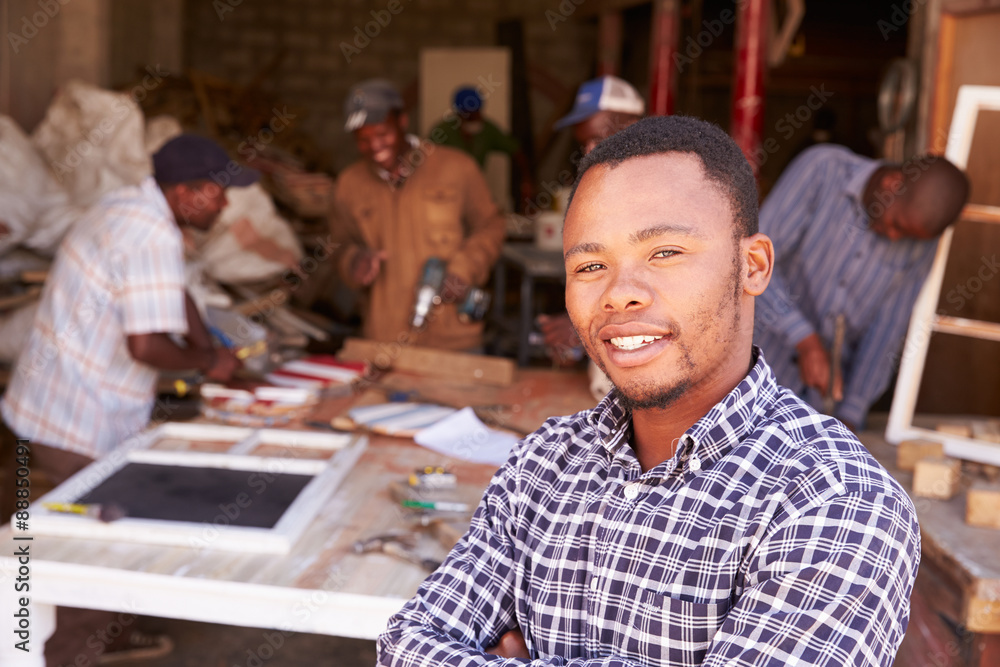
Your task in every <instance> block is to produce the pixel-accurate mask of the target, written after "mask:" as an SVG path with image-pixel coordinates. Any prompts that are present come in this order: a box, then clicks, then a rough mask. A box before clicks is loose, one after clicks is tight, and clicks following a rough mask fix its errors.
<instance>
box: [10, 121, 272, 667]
mask: <svg viewBox="0 0 1000 667" xmlns="http://www.w3.org/2000/svg"><path fill="white" fill-rule="evenodd" d="M232 164H234V163H232V162H231V161H230V159H229V156H228V155H227V154H226V151H225V150H223V149H222V148H221V147H220V146H218V145H217V144H215V143H214V142H212V141H211V140H209V139H205V138H202V137H197V136H193V135H181V136H178V137H176V138H174V139H172V140H171V141H169V142H167V143H166V144H164V146H163V147H162V148H160V150H159V151H158V152H157V153H156V154H155V155H154V156H153V171H154V173H153V176H152V177H149V178H147V179H145V180H144V181H143V182H142V183H141V184H139V185H136V186H129V187H124V188H119V189H117V190H114V191H112V192H110V193H108V194H107V195H105V196H104V197H103V198H102V199H101V200H100V202H99V203H98V204H97V205H96V206H94V207H93V208H91V209H90V210H89V211H88V212H87V214H86V215H85V216H84V217H83V218H81V219H80V220H79V221H78V222H77V223H76V224H75V225H73V227H72V228H71V229H70V231H69V233H68V234H67V235H66V238H65V239H64V240H63V242H62V245H61V246H60V247H59V250H58V252H57V253H56V257H55V262H54V264H53V265H52V270H51V272H50V274H49V277H48V280H47V281H46V284H45V290H44V292H43V293H42V297H41V303H40V304H39V308H38V314H37V316H36V318H35V323H34V328H33V330H32V332H31V336H30V338H29V340H28V345H27V347H26V348H25V349H24V351H23V352H22V353H21V355H20V357H18V361H17V365H16V366H15V367H14V370H13V373H12V374H11V380H10V385H9V386H8V388H7V392H6V394H5V395H4V397H3V400H2V401H0V412H2V415H3V421H4V422H5V424H6V426H4V428H3V431H4V437H7V438H27V439H28V441H30V447H31V474H32V475H33V476H34V475H38V474H39V473H41V474H42V475H44V476H45V477H46V478H47V479H48V481H49V482H50V483H52V484H53V485H58V484H60V483H62V482H63V481H64V480H66V479H67V478H69V477H70V476H72V475H73V474H74V473H76V472H77V471H78V470H80V469H82V468H83V467H84V466H86V465H87V464H89V463H91V462H92V461H94V460H95V459H97V458H98V457H101V456H103V455H105V454H108V453H109V452H111V451H112V450H113V449H115V448H116V447H118V446H119V445H121V444H122V443H124V442H125V441H126V440H127V439H128V438H130V437H131V436H133V435H135V434H137V433H139V432H140V431H142V430H143V429H145V428H146V426H147V424H148V423H149V419H150V415H151V413H152V409H153V405H154V399H155V397H156V381H157V376H158V373H157V371H159V370H169V371H180V370H191V371H199V372H201V373H202V374H204V376H205V377H207V378H210V379H212V380H217V381H225V380H228V379H229V378H230V377H231V376H232V374H233V373H234V372H235V371H236V370H237V369H238V368H239V367H240V365H241V363H240V361H239V360H238V359H237V358H236V357H235V356H234V355H233V353H232V352H230V351H229V350H227V349H225V348H217V347H214V346H213V344H212V339H211V337H210V336H209V333H208V331H207V330H206V328H205V325H204V324H203V323H202V320H201V318H200V317H199V315H198V311H197V309H196V308H195V306H194V303H193V302H192V300H191V298H190V296H188V294H187V293H186V291H185V287H184V248H183V241H182V237H181V228H182V227H193V228H195V229H199V230H207V229H209V228H210V227H211V226H212V224H213V222H214V221H215V219H216V218H217V217H218V215H219V213H220V212H221V211H222V209H223V208H224V207H225V206H226V196H225V191H224V189H223V187H222V186H220V185H218V184H217V183H216V182H215V181H214V180H213V177H214V178H217V177H218V174H222V173H226V172H227V169H229V171H228V173H227V176H230V177H231V178H232V182H233V183H234V184H236V185H249V184H251V183H253V182H254V181H256V180H257V177H258V174H257V173H256V172H255V171H253V170H250V169H245V168H244V169H241V170H240V172H239V173H238V174H237V175H235V176H233V175H232V171H233V170H232V169H231V165H232ZM176 337H179V338H181V339H182V340H183V343H178V342H177V340H176ZM165 416H166V417H169V415H165ZM4 463H5V465H9V462H6V461H5V462H4ZM7 479H12V477H7ZM3 492H4V496H5V498H4V500H5V502H8V503H9V500H10V499H9V498H7V497H6V496H8V495H12V489H10V488H6V487H5V488H4V489H3ZM7 516H9V511H7V515H6V516H5V519H6V518H7ZM74 611H76V612H79V615H80V618H73V619H71V620H70V619H67V618H64V616H63V614H62V613H61V614H60V629H57V630H56V634H55V635H54V636H53V638H52V639H51V640H50V641H49V642H48V643H47V644H46V656H47V658H48V664H60V665H61V664H78V662H77V660H78V656H79V655H83V656H85V657H87V656H89V659H90V660H91V661H94V660H96V659H97V656H98V655H101V654H103V653H105V652H115V651H118V650H122V651H124V653H122V654H121V655H122V657H123V658H124V657H125V656H136V657H138V656H140V655H147V654H150V653H152V654H153V655H159V654H162V653H164V652H167V651H169V650H170V644H169V641H168V640H167V639H166V638H164V637H158V638H157V637H149V636H146V635H143V634H141V633H137V632H132V633H129V632H125V633H122V634H121V635H120V636H119V637H118V639H116V640H113V641H112V640H110V639H109V641H108V643H104V642H102V641H97V642H95V641H93V640H91V641H87V640H88V637H93V636H94V633H95V632H96V631H98V630H104V629H106V628H107V627H108V623H109V622H110V621H112V620H113V618H112V616H113V615H112V614H111V613H110V612H99V611H85V610H74ZM67 627H69V628H70V629H71V630H72V629H75V630H77V631H79V632H66V628H67ZM104 636H105V637H106V636H107V635H106V634H105V635H104ZM116 657H117V656H116ZM88 664H94V662H89V663H88Z"/></svg>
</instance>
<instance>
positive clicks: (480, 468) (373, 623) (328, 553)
mask: <svg viewBox="0 0 1000 667" xmlns="http://www.w3.org/2000/svg"><path fill="white" fill-rule="evenodd" d="M384 382H385V383H386V385H387V386H398V387H399V388H406V387H419V389H420V391H421V394H422V395H423V396H424V397H425V398H430V397H437V399H438V400H442V401H446V402H448V403H454V404H459V405H480V404H482V405H486V404H489V405H502V406H505V407H504V409H503V410H502V411H500V412H499V413H498V414H500V415H501V416H502V417H503V416H504V415H506V417H504V418H505V419H508V420H509V423H510V426H511V427H512V428H514V429H515V430H521V431H532V430H534V429H535V428H537V427H538V426H539V425H541V424H542V422H543V421H544V420H545V419H546V418H547V417H549V416H552V415H557V414H568V413H571V412H575V411H578V410H581V409H585V408H587V407H592V406H593V405H594V404H595V401H594V399H593V398H592V397H591V396H590V395H589V391H588V389H587V378H586V375H585V374H584V373H583V372H575V373H574V372H566V371H555V370H546V369H540V370H532V369H524V370H520V371H518V376H517V379H516V381H515V383H514V384H513V385H511V386H509V387H484V386H479V385H476V386H469V385H458V384H449V383H443V382H439V381H430V380H427V379H423V378H407V377H402V376H401V374H391V375H390V376H387V377H386V378H385V379H384ZM355 398H356V397H352V398H341V399H329V400H327V401H324V402H323V403H322V404H321V405H320V406H319V407H318V409H317V414H316V415H314V417H313V418H325V417H328V416H333V415H334V414H336V413H339V412H343V411H345V410H346V409H347V408H348V407H349V406H350V404H351V403H352V401H354V400H355ZM425 465H443V466H446V467H447V468H449V469H451V470H452V471H453V472H455V473H456V474H457V476H458V479H459V482H460V485H461V487H462V490H463V491H465V495H466V496H468V500H469V501H470V502H472V503H473V504H474V503H476V502H478V499H479V496H480V495H481V494H482V491H483V490H484V489H485V488H486V486H487V485H488V483H489V480H490V478H491V477H492V475H493V473H494V472H495V470H496V467H495V466H489V465H481V464H472V463H468V462H465V461H459V460H456V459H451V458H449V457H446V456H443V455H441V454H437V453H435V452H432V451H430V450H428V449H425V448H423V447H419V446H418V445H416V444H414V443H413V441H412V440H410V439H404V438H393V437H389V436H380V435H371V436H370V443H369V446H368V448H367V449H366V451H365V452H364V453H363V454H362V455H361V458H360V459H359V461H358V463H357V464H356V465H355V467H354V468H353V470H352V471H351V473H350V474H349V475H348V477H347V478H346V479H345V481H343V482H342V483H341V485H340V487H339V488H338V489H337V491H336V492H335V494H334V495H333V496H332V497H331V499H330V501H329V502H328V503H327V505H326V506H325V507H324V508H323V509H321V510H320V512H319V513H318V514H317V517H316V518H315V519H314V521H313V522H312V523H311V524H310V525H309V527H308V528H307V529H306V532H305V533H304V534H303V535H302V537H301V538H300V539H299V540H298V541H297V542H296V543H295V544H294V546H293V547H292V549H291V551H290V552H289V553H288V554H285V555H281V556H275V555H273V554H252V553H241V552H233V551H222V550H212V549H198V548H191V547H163V546H152V545H143V544H122V543H118V542H114V541H103V540H96V539H93V540H85V539H78V538H61V537H54V536H38V537H37V538H36V539H34V541H33V542H32V546H31V549H32V552H31V553H32V564H33V572H34V576H35V581H34V582H33V586H32V591H33V594H34V596H33V597H34V598H35V599H36V600H37V601H38V602H42V603H50V604H53V603H54V604H66V605H71V606H87V607H89V606H96V607H98V608H111V609H115V608H116V604H119V605H120V604H122V601H126V602H127V601H128V600H134V601H133V602H132V603H130V604H132V605H133V606H137V608H138V609H140V610H141V609H143V604H142V603H141V601H148V600H153V599H156V600H158V601H157V602H156V603H155V604H153V603H152V602H150V603H149V604H150V606H149V607H148V608H147V609H148V613H153V614H156V615H164V616H170V615H177V617H181V618H191V619H192V620H208V621H211V620H215V621H217V622H231V623H232V624H236V625H259V626H261V627H281V626H282V624H283V622H284V621H283V619H282V618H281V617H283V616H288V617H289V618H287V619H284V620H287V621H288V624H289V625H292V626H294V627H295V628H296V629H299V630H303V631H312V632H330V633H332V634H343V636H356V637H369V638H371V637H373V635H372V632H373V628H376V627H379V628H380V627H384V622H385V619H386V618H387V617H388V616H387V614H388V613H391V612H392V611H394V610H395V609H397V608H398V607H399V606H400V605H401V604H402V602H403V601H405V600H406V599H408V598H409V597H411V596H412V595H413V593H415V592H416V589H417V587H418V586H419V585H420V583H421V582H422V581H423V579H424V578H425V577H426V576H427V572H426V571H424V570H423V569H422V568H420V567H419V566H417V565H414V564H411V563H407V562H404V561H402V560H399V559H397V558H395V557H392V556H388V555H385V554H380V553H369V554H356V553H354V551H353V549H352V547H353V545H354V543H355V541H357V540H362V539H365V538H368V537H371V536H373V535H377V534H380V533H385V532H389V531H395V530H405V529H407V528H410V527H412V525H413V516H412V515H411V514H408V513H407V511H406V510H404V509H402V508H401V507H400V505H399V503H398V502H397V501H396V500H395V499H394V498H393V497H392V496H391V493H390V487H391V486H392V484H393V483H395V482H399V481H401V480H405V479H406V478H407V476H408V475H409V474H410V473H411V472H412V471H413V470H414V469H416V468H419V467H423V466H425ZM463 499H465V498H463ZM210 531H211V527H210V526H208V525H206V536H205V537H206V540H207V541H210V540H209V538H210V535H209V533H210ZM11 538H12V535H11V530H10V527H9V526H8V527H5V528H4V529H3V530H0V542H3V543H5V544H12V542H11ZM428 545H430V547H432V548H433V547H436V548H437V549H438V552H437V553H427V555H428V556H429V557H436V558H438V559H440V558H441V557H443V556H444V553H445V552H444V551H443V548H442V547H440V545H439V544H437V542H436V541H435V540H434V539H433V538H427V539H426V540H424V541H422V542H421V543H420V546H421V548H424V549H426V548H427V547H428ZM15 570H16V562H15V561H13V560H12V559H8V558H3V557H2V555H0V581H3V580H5V579H6V577H9V576H12V575H13V573H14V571H15ZM130 581H131V582H135V583H134V584H133V587H132V588H129V583H128V582H130ZM140 581H141V582H142V583H141V584H139V583H138V582H140ZM199 582H200V583H199ZM88 586H90V588H88ZM135 586H141V588H139V589H138V590H135ZM261 587H264V588H261ZM113 588H114V590H112V589H113ZM160 589H162V590H160ZM171 589H173V591H174V592H172V590H171ZM157 590H160V592H157ZM247 591H258V593H257V594H256V597H253V596H251V595H249V594H248V593H247ZM98 592H100V594H101V595H100V596H98V597H95V596H96V595H97V593H98ZM227 592H231V593H232V595H233V603H232V604H231V606H232V609H231V611H230V610H224V611H225V613H226V614H227V616H228V621H227V619H225V618H220V617H219V616H220V615H222V614H223V613H224V612H223V611H220V609H221V608H222V606H223V605H222V604H221V603H218V602H217V598H219V597H220V596H222V597H225V595H227V594H228V593H227ZM317 593H319V594H321V595H323V598H324V605H326V606H327V607H330V608H331V609H332V608H333V607H336V609H335V610H334V611H335V612H336V614H334V611H331V612H330V614H326V615H324V614H325V613H326V612H323V611H322V610H319V611H316V613H311V614H310V615H309V616H308V618H303V619H301V621H300V620H299V619H296V618H293V616H294V615H295V614H296V612H297V610H298V607H299V606H301V605H300V604H298V603H299V602H300V601H301V599H303V596H310V595H315V594H317ZM105 596H106V599H105ZM192 596H195V597H193V598H192ZM197 596H203V597H197ZM241 596H246V599H244V597H241ZM296 596H297V597H296ZM174 598H178V599H179V598H184V599H185V600H186V603H185V605H184V606H183V607H180V606H177V605H179V602H176V601H175V600H174ZM191 599H195V600H199V599H200V600H202V604H196V603H192V602H191ZM305 599H309V598H308V597H306V598H305ZM114 600H118V601H119V602H117V603H116V602H115V601H114ZM236 600H239V601H240V602H239V603H237V602H236ZM135 601H139V602H135ZM255 605H256V607H255ZM366 605H368V606H369V607H370V608H371V609H372V610H373V611H372V612H371V614H370V615H369V616H368V617H366V618H368V620H366V621H365V622H364V623H360V622H359V625H358V627H357V628H354V629H352V628H349V627H346V626H345V624H344V619H345V615H346V616H349V615H350V614H351V613H352V610H353V609H355V608H357V609H360V610H361V611H358V612H357V614H358V615H359V616H364V614H365V612H364V610H363V609H364V608H365V606H366ZM241 607H243V608H242V609H241ZM254 607H255V608H256V609H257V610H256V611H251V608H254ZM175 609H182V610H183V611H173V610H175ZM299 611H300V610H299ZM181 614H183V615H181ZM337 614H339V616H338V615H337ZM334 618H335V619H337V620H336V624H338V625H339V629H337V630H336V631H334V630H331V629H330V626H331V625H332V624H334V622H333V621H332V620H331V619H334ZM378 623H381V626H378Z"/></svg>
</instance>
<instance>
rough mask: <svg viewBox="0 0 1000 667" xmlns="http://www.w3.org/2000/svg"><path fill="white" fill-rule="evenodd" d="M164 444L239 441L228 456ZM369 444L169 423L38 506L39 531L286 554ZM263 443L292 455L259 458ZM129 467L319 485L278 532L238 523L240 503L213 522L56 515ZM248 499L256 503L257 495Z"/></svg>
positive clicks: (35, 524) (332, 436) (344, 437)
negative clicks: (297, 479) (55, 507)
mask: <svg viewBox="0 0 1000 667" xmlns="http://www.w3.org/2000/svg"><path fill="white" fill-rule="evenodd" d="M164 438H177V439H181V440H191V441H221V442H228V441H231V442H232V443H233V445H232V447H230V448H229V449H228V450H227V451H226V452H224V453H211V452H198V451H157V450H155V449H150V447H151V446H153V445H154V444H155V443H156V442H158V441H160V440H161V439H164ZM367 442H368V440H367V438H366V437H364V436H357V435H352V434H343V433H315V432H304V431H291V430H283V429H260V430H255V429H250V428H239V427H232V426H219V425H214V424H197V423H167V424H163V425H161V426H159V427H157V428H155V429H151V430H150V431H147V432H146V433H144V434H142V435H141V436H139V437H138V438H137V439H136V442H135V443H134V445H133V446H131V447H129V448H127V449H125V450H124V451H123V452H122V453H121V454H120V455H117V456H109V457H105V458H103V459H101V460H98V461H95V462H94V463H92V464H91V465H89V466H87V467H86V468H84V469H83V470H81V471H80V472H78V473H77V474H76V475H74V476H73V477H71V478H69V479H68V480H66V481H65V482H64V483H63V484H60V485H59V486H58V487H57V488H55V489H53V490H52V491H51V492H49V493H48V494H46V495H45V496H43V497H42V498H40V499H39V501H38V502H37V503H35V504H33V506H32V516H31V521H32V523H31V526H32V531H33V533H34V534H36V535H53V536H62V537H81V538H87V539H107V540H117V541H122V542H129V543H141V544H159V545H174V546H189V547H193V548H197V549H224V550H232V551H245V552H254V553H274V554H285V553H288V551H289V550H290V549H291V547H292V545H293V544H294V543H295V541H296V540H297V539H298V538H299V536H300V535H301V534H302V532H303V531H304V530H305V528H306V526H307V525H309V523H310V522H311V521H312V520H313V518H314V517H315V516H316V513H317V512H318V511H319V510H320V509H321V508H322V506H323V504H324V503H326V502H327V500H328V499H329V498H330V496H331V495H332V494H333V493H334V492H335V491H336V489H337V487H338V486H339V484H340V483H341V481H343V479H344V478H345V477H346V476H347V474H348V473H349V472H350V470H351V468H352V467H353V466H354V464H355V463H356V462H357V460H358V457H359V456H360V455H361V452H362V451H363V450H364V448H365V446H366V445H367ZM260 445H277V446H281V447H283V448H286V451H287V455H285V456H255V455H253V454H252V453H251V452H252V451H253V449H254V448H255V447H257V446H260ZM297 449H298V450H300V451H301V450H305V449H311V450H331V451H334V452H335V453H334V454H333V455H332V456H331V457H330V458H329V459H314V458H297V457H296V450H297ZM129 463H152V464H157V465H166V466H190V467H196V468H221V469H228V470H246V471H248V472H251V473H254V472H256V473H259V475H260V483H261V484H266V483H267V480H268V479H270V478H269V477H268V475H274V474H297V475H308V476H311V477H312V478H313V479H312V480H311V481H309V482H308V483H307V484H306V485H305V487H304V488H303V489H302V490H301V491H300V492H299V494H298V496H297V497H296V498H295V500H294V501H293V502H292V504H291V505H289V506H288V508H287V509H286V510H285V512H284V513H283V514H282V515H281V518H280V519H279V520H278V522H277V523H276V524H275V525H274V526H273V527H271V528H255V527H245V526H235V525H231V519H232V518H234V517H231V516H228V514H227V511H229V512H230V513H232V512H233V511H235V512H238V511H239V504H238V503H237V502H236V498H235V497H234V499H233V503H231V507H228V506H227V507H226V508H223V507H222V506H220V508H219V512H218V517H216V519H217V520H213V521H211V522H207V521H206V522H185V521H162V520H156V519H140V518H129V517H125V518H122V519H118V520H117V521H111V522H102V521H99V520H98V519H96V518H91V517H85V516H80V515H75V514H66V513H61V512H54V511H51V510H48V509H46V508H45V507H44V503H49V502H51V503H72V502H75V501H76V500H77V499H78V498H80V497H81V496H83V495H84V494H86V493H87V492H89V491H90V490H92V489H94V488H96V487H97V486H98V485H100V484H101V483H102V482H104V481H105V480H106V479H108V478H109V477H110V476H111V475H113V474H114V473H115V472H117V471H118V470H120V469H121V468H123V467H124V466H125V465H127V464H129ZM247 489H248V491H247V493H246V495H247V496H249V497H250V498H251V499H252V497H253V489H251V487H250V485H249V484H248V487H247Z"/></svg>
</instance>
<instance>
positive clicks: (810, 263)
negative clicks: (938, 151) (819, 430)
mask: <svg viewBox="0 0 1000 667" xmlns="http://www.w3.org/2000/svg"><path fill="white" fill-rule="evenodd" d="M968 196H969V181H968V179H967V178H966V176H965V174H963V173H962V172H961V171H960V170H959V169H958V168H957V167H955V166H954V165H953V164H951V163H950V162H948V161H947V160H946V159H944V158H941V157H935V156H923V157H917V158H914V159H912V160H910V161H909V162H907V163H905V164H902V165H899V164H888V163H885V162H880V161H877V160H872V159H869V158H865V157H861V156H859V155H855V154H854V153H852V152H851V151H849V150H848V149H846V148H844V147H842V146H833V145H824V146H815V147H813V148H810V149H808V150H806V151H804V152H803V153H802V154H801V155H800V156H799V157H797V158H796V159H795V160H794V161H793V162H792V164H791V165H789V167H788V169H786V170H785V171H784V173H783V174H782V175H781V178H779V179H778V182H777V183H776V184H775V187H774V189H773V190H772V191H771V193H770V194H769V195H768V197H767V199H766V200H765V202H764V204H763V206H762V207H761V211H760V229H761V231H762V232H763V233H765V234H767V235H768V236H770V237H771V239H772V240H773V241H774V247H775V256H776V258H777V263H776V265H775V269H774V278H773V279H772V281H771V287H770V288H768V290H767V292H766V293H765V294H764V295H763V296H762V297H761V298H760V299H759V306H758V310H757V315H756V324H755V335H754V340H755V342H756V343H757V345H759V346H760V348H761V350H763V352H764V355H765V356H766V357H767V360H768V362H769V363H770V364H771V366H772V368H774V373H775V375H776V376H777V378H778V382H780V383H781V384H783V385H785V386H786V387H789V388H790V389H792V390H793V391H795V392H796V393H798V394H799V395H800V396H802V397H804V398H806V400H808V402H809V403H811V404H812V405H813V406H814V407H816V408H817V409H822V406H823V402H824V398H826V397H827V396H829V397H830V398H831V399H832V400H833V401H834V402H835V404H836V405H835V408H834V410H833V414H834V416H836V417H838V418H839V419H840V420H841V421H843V422H844V423H846V424H847V425H848V426H849V427H851V428H852V429H855V430H856V429H859V428H863V427H864V424H865V418H866V416H867V414H868V410H869V408H870V407H871V405H872V403H874V402H875V401H876V400H877V399H878V398H879V396H880V395H881V394H882V393H883V392H884V391H885V390H886V387H888V385H889V382H890V380H891V378H892V374H893V370H894V366H895V363H896V360H897V356H898V354H899V351H900V350H901V348H902V345H903V341H904V338H905V335H906V327H907V324H908V323H909V321H910V313H911V311H912V310H913V304H914V302H915V301H916V298H917V294H918V292H919V291H920V288H921V286H922V285H923V283H924V280H925V279H926V278H927V274H928V273H929V272H930V268H931V263H932V262H933V260H934V255H935V252H936V251H937V242H938V238H939V237H940V235H941V233H942V232H943V231H944V230H945V229H946V228H947V227H948V226H949V225H951V224H952V223H953V222H955V220H956V219H957V218H958V215H959V213H960V212H961V210H962V207H963V206H964V205H965V202H966V200H967V199H968ZM838 318H840V319H841V321H842V322H843V325H842V326H843V331H844V335H843V339H842V340H843V343H842V345H841V346H840V350H838V351H837V353H838V354H839V355H840V359H841V364H840V367H839V368H836V369H832V368H831V356H832V355H833V352H834V350H833V349H832V347H833V342H834V340H835V331H836V326H837V320H838Z"/></svg>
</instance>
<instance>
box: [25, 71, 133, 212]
mask: <svg viewBox="0 0 1000 667" xmlns="http://www.w3.org/2000/svg"><path fill="white" fill-rule="evenodd" d="M144 132H145V122H144V118H143V114H142V111H141V110H140V109H139V107H138V105H137V104H136V103H135V102H134V101H132V99H130V98H129V96H128V95H126V94H124V93H114V92H111V91H108V90H103V89H101V88H97V87H96V86H92V85H90V84H87V83H83V82H82V81H76V80H74V81H70V82H68V83H67V84H66V85H64V86H63V87H61V88H60V89H59V91H58V92H57V93H56V96H55V99H54V100H53V101H52V104H51V105H49V108H48V111H46V113H45V118H44V119H43V120H42V122H41V123H40V124H39V125H38V127H37V128H35V131H34V133H33V134H32V136H31V140H32V142H33V143H34V145H35V147H36V148H37V149H38V150H39V152H41V153H42V155H43V156H44V157H45V158H46V160H47V161H48V163H49V167H50V169H51V170H52V172H53V174H54V175H55V177H56V179H57V180H58V181H59V183H60V184H61V185H62V186H63V187H64V188H66V190H67V192H68V193H69V196H70V199H71V200H72V201H73V203H74V204H77V205H82V206H89V205H91V204H93V203H95V202H96V201H97V200H98V199H100V198H101V196H103V195H104V194H105V193H107V192H110V191H111V190H114V189H115V188H119V187H121V186H123V185H136V184H138V183H139V182H141V181H142V179H143V178H145V177H146V176H149V175H150V174H151V173H152V172H153V167H152V161H151V160H150V157H149V154H148V153H146V145H145V136H144Z"/></svg>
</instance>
